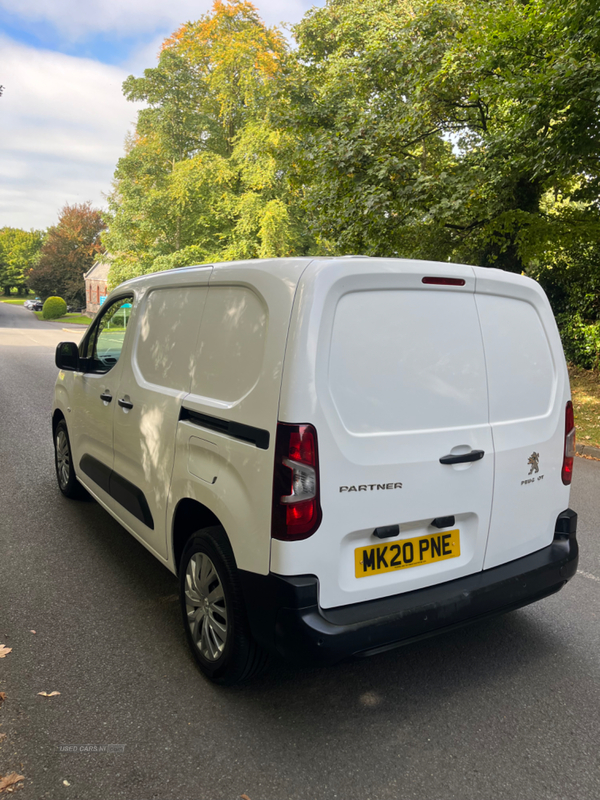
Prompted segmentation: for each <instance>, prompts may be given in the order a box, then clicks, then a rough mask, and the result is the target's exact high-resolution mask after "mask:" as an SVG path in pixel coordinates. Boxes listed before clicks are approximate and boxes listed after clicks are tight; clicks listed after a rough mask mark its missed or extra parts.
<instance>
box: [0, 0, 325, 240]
mask: <svg viewBox="0 0 600 800" xmlns="http://www.w3.org/2000/svg"><path fill="white" fill-rule="evenodd" d="M323 3H324V0H319V1H318V2H317V3H316V5H323ZM211 4H212V3H211V2H210V0H168V1H165V0H93V2H89V0H88V2H85V3H82V2H81V0H19V3H18V4H16V3H15V2H14V0H0V85H2V86H4V93H3V96H2V97H1V98H0V227H4V226H5V225H10V226H13V227H19V228H25V229H30V228H40V229H42V228H46V227H48V226H49V225H53V224H54V223H55V222H56V220H57V216H58V211H59V210H60V208H62V206H63V205H64V204H65V203H81V202H85V201H87V200H91V201H92V203H94V204H95V205H97V206H100V207H103V206H105V199H104V198H105V195H106V194H107V193H108V192H109V191H110V188H111V180H112V176H113V172H114V168H115V165H116V163H117V160H118V159H119V158H120V156H121V155H122V153H123V145H124V141H125V137H126V135H127V133H128V132H130V131H131V130H132V129H133V126H134V124H135V117H136V108H135V105H133V104H131V103H128V102H127V101H126V100H125V99H124V98H123V96H122V93H121V84H122V82H123V80H124V79H125V78H126V77H127V75H129V74H136V75H139V74H141V73H142V71H143V70H144V69H146V68H147V67H152V66H154V65H155V63H156V56H157V53H158V51H159V48H160V44H161V42H162V41H163V39H164V38H165V37H166V36H168V35H169V34H170V33H171V32H172V31H174V30H175V29H176V28H177V27H179V26H180V25H181V24H183V23H184V22H186V21H188V20H191V19H192V20H193V19H198V17H199V16H201V15H202V14H203V13H206V12H207V11H208V10H209V9H210V6H211ZM255 4H256V5H257V6H258V9H259V12H260V14H261V16H262V18H263V19H264V21H265V22H266V23H267V24H268V25H275V24H278V23H281V22H287V23H295V22H298V21H299V20H300V19H301V18H302V16H303V14H304V13H305V12H306V11H307V10H308V9H309V8H310V7H311V6H312V5H314V4H315V3H313V2H310V0H289V2H287V1H286V2H285V3H281V2H278V0H259V1H258V2H256V3H255ZM15 9H18V13H17V12H16V11H15Z"/></svg>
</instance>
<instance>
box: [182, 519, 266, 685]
mask: <svg viewBox="0 0 600 800" xmlns="http://www.w3.org/2000/svg"><path fill="white" fill-rule="evenodd" d="M179 591H180V597H181V610H182V613H183V624H184V626H185V633H186V636H187V640H188V642H189V645H190V648H191V650H192V653H193V654H194V658H195V659H196V661H197V662H198V665H199V667H200V669H201V670H202V672H203V673H204V674H205V675H206V676H207V678H210V680H212V681H214V682H215V683H219V684H222V685H226V686H231V685H233V684H234V683H239V682H240V681H244V680H247V679H248V678H251V677H252V676H254V675H257V674H258V673H259V672H261V671H262V670H263V669H264V668H265V667H266V665H267V663H268V656H267V655H266V653H265V652H264V651H263V649H262V648H261V647H260V646H259V645H258V644H257V643H256V642H255V641H254V639H253V638H252V635H251V633H250V628H249V625H248V619H247V616H246V609H245V605H244V600H243V597H242V592H241V588H240V586H239V581H238V578H237V567H236V564H235V558H234V556H233V552H232V550H231V546H230V545H229V541H228V539H227V536H226V535H225V531H224V530H223V528H222V527H220V526H216V527H212V528H205V529H203V530H201V531H198V532H197V533H195V534H194V535H193V536H192V537H191V538H190V539H189V540H188V542H187V544H186V546H185V549H184V551H183V555H182V556H181V563H180V568H179Z"/></svg>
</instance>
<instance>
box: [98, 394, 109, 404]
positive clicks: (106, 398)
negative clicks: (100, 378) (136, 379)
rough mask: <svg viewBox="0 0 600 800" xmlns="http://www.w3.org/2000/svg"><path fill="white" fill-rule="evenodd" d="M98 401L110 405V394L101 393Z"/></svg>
mask: <svg viewBox="0 0 600 800" xmlns="http://www.w3.org/2000/svg"><path fill="white" fill-rule="evenodd" d="M100 400H104V402H105V403H110V401H111V400H112V394H111V393H110V392H102V394H101V395H100Z"/></svg>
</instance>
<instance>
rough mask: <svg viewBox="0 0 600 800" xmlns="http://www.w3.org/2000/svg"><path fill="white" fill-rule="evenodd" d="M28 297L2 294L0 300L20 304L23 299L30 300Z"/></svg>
mask: <svg viewBox="0 0 600 800" xmlns="http://www.w3.org/2000/svg"><path fill="white" fill-rule="evenodd" d="M30 299H31V298H29V297H4V295H2V296H1V297H0V302H2V303H10V305H11V306H22V305H23V303H24V302H25V300H30Z"/></svg>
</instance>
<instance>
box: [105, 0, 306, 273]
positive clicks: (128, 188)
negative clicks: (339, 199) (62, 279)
mask: <svg viewBox="0 0 600 800" xmlns="http://www.w3.org/2000/svg"><path fill="white" fill-rule="evenodd" d="M285 56H286V44H285V40H284V38H283V37H282V35H281V33H280V32H279V31H277V30H276V29H274V28H267V27H266V26H265V25H264V24H263V22H262V21H261V20H260V18H259V16H258V13H257V11H256V9H255V8H254V6H253V5H252V4H251V3H249V2H246V0H230V2H226V1H224V0H216V2H215V3H214V5H213V7H212V11H211V13H209V14H206V15H205V16H203V17H202V18H201V19H200V20H198V21H197V22H190V23H187V24H186V25H183V26H182V27H181V28H180V29H179V30H178V31H176V32H175V33H174V34H173V35H172V36H171V37H169V38H168V39H167V40H166V41H165V42H164V44H163V48H162V51H161V54H160V58H159V62H158V66H157V67H155V68H153V69H147V70H145V72H144V76H143V77H141V78H134V77H133V76H130V77H129V78H128V79H127V80H126V81H125V83H124V86H123V89H124V92H125V95H126V97H127V98H128V99H129V100H132V101H136V100H142V101H144V102H145V103H146V104H147V107H146V108H144V109H142V110H141V111H140V112H139V113H138V121H137V126H136V131H135V134H134V136H133V137H132V139H131V141H130V142H129V143H128V149H127V153H126V155H125V156H124V157H123V158H122V159H121V160H120V161H119V163H118V165H117V169H116V172H115V181H114V190H113V193H112V195H111V197H110V201H109V202H110V210H111V220H110V226H109V231H108V232H107V234H106V235H105V237H104V241H105V243H106V246H107V248H108V249H109V251H110V252H111V255H112V256H113V259H114V260H113V266H112V267H111V281H112V282H113V283H114V282H118V281H120V280H123V279H124V278H126V277H130V276H132V275H136V274H140V273H143V272H148V271H152V270H156V269H164V268H168V267H172V266H179V265H182V264H189V263H198V262H201V261H206V260H223V259H227V258H246V257H248V258H251V257H256V256H274V255H288V254H291V253H293V252H295V251H296V250H297V249H298V248H299V247H302V246H303V239H304V238H305V237H304V236H303V233H302V226H301V224H300V220H299V214H295V213H293V212H292V211H291V210H290V209H291V207H292V206H293V203H294V195H293V192H292V191H291V189H290V186H289V183H288V181H287V174H286V163H285V159H286V154H289V153H290V152H291V149H290V143H291V139H292V137H291V136H290V134H289V133H288V132H286V131H285V130H281V129H279V128H277V127H276V126H275V125H274V124H273V122H272V118H271V117H272V110H273V106H274V104H275V102H276V96H277V92H278V90H279V88H280V84H281V81H282V77H283V74H284V73H283V64H284V59H285Z"/></svg>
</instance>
